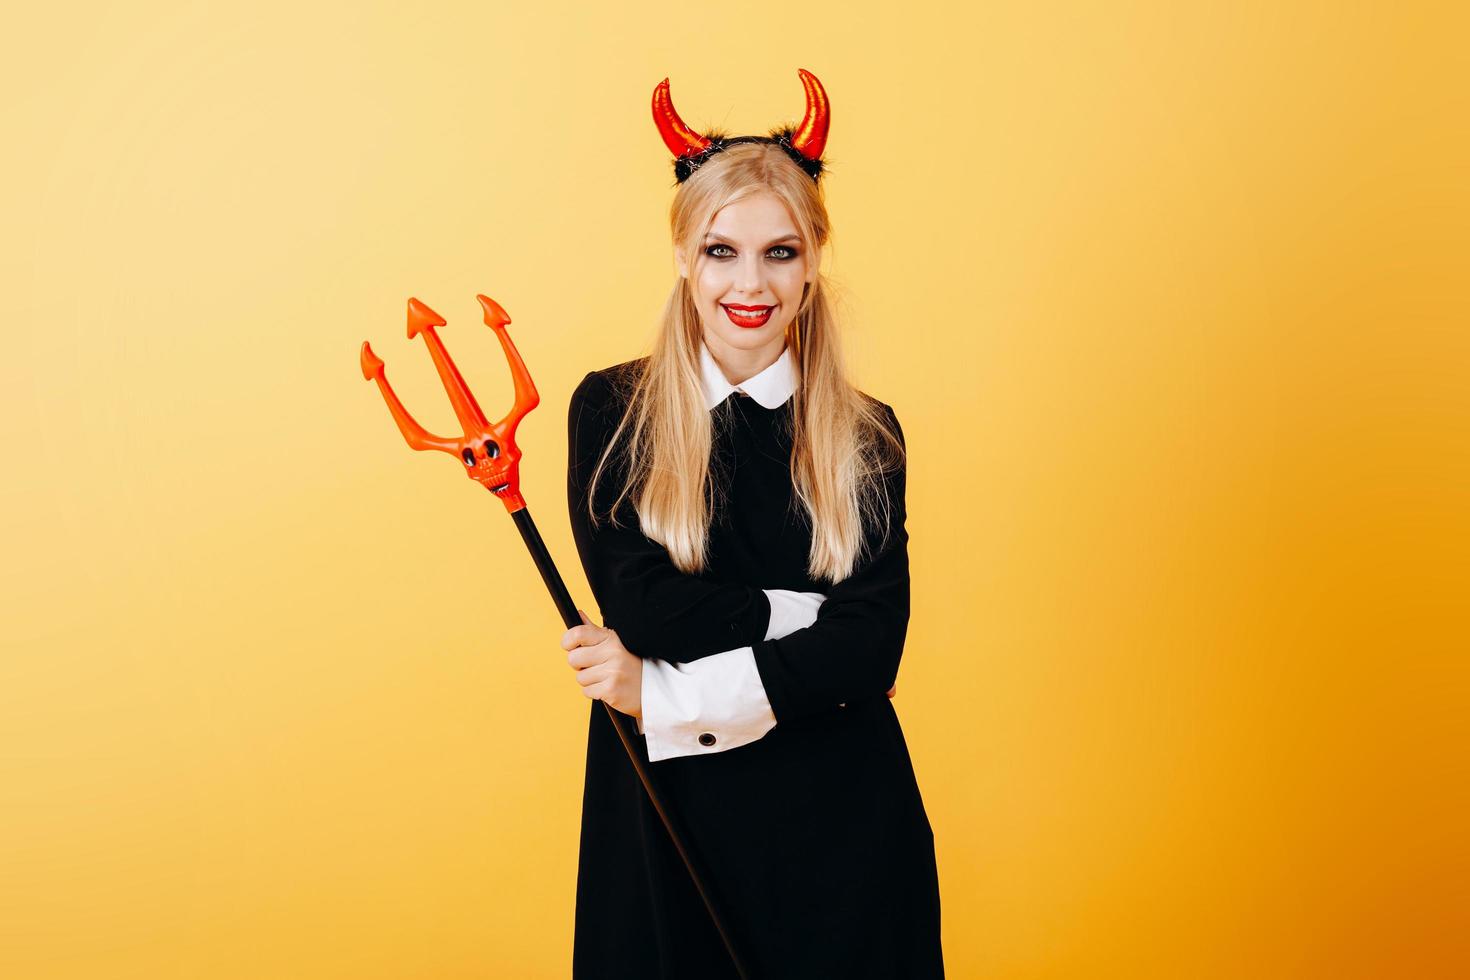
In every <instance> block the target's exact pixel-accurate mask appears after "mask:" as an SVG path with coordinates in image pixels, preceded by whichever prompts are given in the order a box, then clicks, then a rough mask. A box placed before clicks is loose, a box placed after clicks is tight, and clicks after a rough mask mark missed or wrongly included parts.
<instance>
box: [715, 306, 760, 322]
mask: <svg viewBox="0 0 1470 980" xmlns="http://www.w3.org/2000/svg"><path fill="white" fill-rule="evenodd" d="M725 309H727V310H730V312H731V313H734V314H735V315H736V316H743V317H747V318H749V319H752V320H754V319H755V318H756V317H761V316H765V315H766V314H767V313H769V312H771V308H770V307H769V306H768V307H766V308H765V309H763V310H736V309H731V308H730V307H728V306H727V307H725Z"/></svg>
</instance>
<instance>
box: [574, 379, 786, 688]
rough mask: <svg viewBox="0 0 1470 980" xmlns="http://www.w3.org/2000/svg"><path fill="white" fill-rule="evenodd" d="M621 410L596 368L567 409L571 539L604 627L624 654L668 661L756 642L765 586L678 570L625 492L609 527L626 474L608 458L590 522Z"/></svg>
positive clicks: (765, 611)
mask: <svg viewBox="0 0 1470 980" xmlns="http://www.w3.org/2000/svg"><path fill="white" fill-rule="evenodd" d="M622 410H623V408H622V405H621V404H620V401H619V399H617V398H616V397H615V396H614V393H613V391H612V389H611V386H610V385H609V384H608V382H607V380H606V379H605V378H603V377H602V375H601V374H600V373H598V372H596V371H594V372H590V373H589V374H588V375H587V376H586V377H585V378H583V379H582V383H581V384H580V385H578V386H577V390H576V391H575V392H573V393H572V400H571V406H570V408H569V410H568V413H567V449H568V461H567V506H568V510H569V511H570V517H571V524H572V537H573V538H574V539H575V540H576V543H577V553H578V554H579V555H580V556H581V559H582V568H583V570H584V571H585V572H586V573H587V582H588V584H589V585H591V586H592V594H593V595H594V596H595V597H596V599H597V605H598V606H599V608H600V609H601V611H602V616H603V625H604V626H606V627H607V628H608V629H613V630H617V633H618V638H619V639H621V640H622V641H623V645H624V646H626V647H627V648H628V650H629V651H630V652H632V653H635V654H637V655H638V656H640V657H652V658H656V659H659V660H670V661H674V662H676V663H687V662H689V661H691V660H698V659H700V658H702V657H708V656H710V655H711V654H716V653H722V652H724V651H726V650H733V649H735V648H737V647H743V646H751V645H752V644H755V643H758V642H760V641H761V640H762V639H764V638H765V635H766V628H767V627H768V626H769V624H770V618H771V603H770V600H769V599H768V598H767V597H766V594H765V592H764V591H763V590H761V589H759V588H755V587H754V586H748V585H740V584H733V583H729V584H726V583H719V582H714V581H710V580H707V579H705V578H702V577H700V576H698V575H690V574H688V573H685V572H683V571H680V570H679V568H678V567H677V566H675V565H674V561H673V559H672V558H671V557H670V556H669V553H668V550H667V549H666V548H664V546H663V545H661V544H659V543H658V542H656V541H653V540H650V539H649V538H647V537H645V536H644V535H643V531H642V525H641V523H640V522H639V520H638V512H637V510H636V509H635V508H634V507H633V504H632V500H631V497H628V498H625V499H624V500H623V502H622V504H620V505H619V509H618V521H619V523H620V525H621V526H620V527H613V526H612V524H611V523H610V521H609V520H608V519H607V516H606V515H607V510H608V508H609V507H610V506H611V504H612V502H613V500H615V499H616V498H617V495H618V492H619V491H620V490H621V489H622V479H623V476H624V475H625V474H626V472H627V470H626V466H619V465H615V462H616V461H615V460H614V459H612V458H610V459H609V461H608V464H607V465H606V466H605V467H604V468H603V472H602V476H601V478H600V479H599V480H598V483H597V500H596V502H595V503H596V507H597V512H598V515H599V521H598V524H597V526H596V527H595V528H594V527H593V526H592V521H591V518H590V517H589V516H588V514H587V486H588V484H589V483H591V481H592V472H593V470H594V469H595V468H596V466H597V461H598V459H599V458H600V457H601V455H602V450H603V448H604V447H605V446H606V445H607V443H608V441H609V440H610V439H611V438H612V434H613V431H614V429H616V427H617V424H618V420H619V419H620V418H621V413H622ZM618 455H619V453H618V452H615V453H614V456H615V457H616V456H618Z"/></svg>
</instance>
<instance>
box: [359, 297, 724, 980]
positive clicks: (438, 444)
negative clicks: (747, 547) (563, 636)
mask: <svg viewBox="0 0 1470 980" xmlns="http://www.w3.org/2000/svg"><path fill="white" fill-rule="evenodd" d="M475 298H476V299H478V300H479V301H480V306H481V307H482V308H483V309H484V311H485V323H486V324H487V325H488V326H489V327H490V329H492V330H494V331H495V335H496V336H497V337H499V338H500V346H501V347H502V348H503V349H504V350H505V358H506V360H507V361H509V362H510V374H511V379H512V381H513V382H514V384H515V404H514V406H512V408H511V410H510V414H509V415H507V416H506V417H505V418H503V419H501V420H500V421H499V422H495V423H493V424H492V423H491V422H490V421H488V420H487V419H486V418H485V413H484V412H483V411H481V410H480V405H479V403H478V402H477V401H475V396H474V395H473V394H471V393H470V389H469V386H468V385H466V384H465V381H464V378H463V377H462V376H461V375H460V373H459V369H458V368H456V367H455V366H454V361H453V359H452V358H450V356H449V351H447V350H445V349H444V342H443V341H442V340H440V339H439V335H438V333H436V332H435V328H436V327H442V326H445V320H444V318H443V317H442V316H440V315H439V314H437V313H435V312H434V311H433V310H431V309H429V308H428V307H427V306H425V305H424V304H423V303H420V302H419V301H418V300H416V299H409V301H408V339H409V340H412V339H413V338H415V337H418V336H420V335H422V336H423V338H424V342H425V343H427V344H428V345H429V356H430V357H432V358H433V359H434V367H435V368H436V369H438V371H439V379H440V380H441V381H443V382H444V390H445V391H446V392H448V394H449V401H450V403H451V404H453V405H454V414H455V416H456V417H457V418H458V419H459V424H460V427H461V428H462V429H464V434H463V435H462V436H460V437H459V438H457V439H456V438H449V437H447V436H436V435H434V434H433V433H432V432H430V431H428V430H427V429H425V428H424V427H423V426H421V425H419V424H418V423H417V422H415V421H414V419H413V416H412V415H409V414H408V410H407V409H406V408H404V407H403V402H401V401H399V399H398V396H397V395H396V394H394V393H393V388H392V387H391V386H390V385H389V384H388V379H387V378H386V377H385V376H384V374H383V359H382V358H380V357H378V356H377V355H376V354H374V353H373V349H372V346H371V345H369V344H368V342H367V341H363V344H362V354H361V357H360V358H359V360H360V361H361V364H362V376H363V378H365V379H367V380H369V381H376V382H377V383H378V390H379V391H381V392H382V393H383V400H384V401H386V402H387V403H388V411H389V412H391V413H392V415H393V421H394V422H397V423H398V431H399V432H402V433H403V438H404V439H406V440H408V444H409V445H410V446H411V447H413V448H414V449H438V450H441V451H443V452H446V453H449V454H451V455H453V456H458V457H459V459H460V461H461V462H462V463H463V464H464V467H465V472H466V473H468V475H469V477H470V479H471V480H474V481H475V482H476V483H478V484H480V485H481V486H483V487H485V488H486V489H488V490H489V491H490V492H491V493H493V494H495V496H497V497H499V498H500V499H501V501H502V502H504V504H505V509H506V510H507V511H509V512H510V516H511V517H512V518H513V519H514V521H515V524H516V527H517V528H518V529H519V530H520V532H521V538H522V539H523V540H524V541H525V542H526V547H527V548H528V549H529V550H530V552H531V558H532V559H533V560H534V561H535V562H536V568H537V569H538V570H539V571H540V572H541V580H542V581H543V582H545V583H546V588H547V589H548V590H550V592H551V598H552V600H553V601H554V602H555V603H556V608H557V611H558V612H560V613H561V618H562V622H563V623H565V624H566V626H567V628H569V629H570V628H571V627H573V626H578V625H581V624H582V623H585V622H586V620H585V619H583V618H582V615H581V613H580V611H579V610H578V609H577V606H576V604H575V603H574V602H573V601H572V596H571V593H569V592H568V591H567V586H566V583H565V582H563V581H562V577H561V572H559V571H558V570H557V567H556V563H555V562H553V561H552V560H551V553H550V552H549V551H547V550H546V543H545V542H544V541H542V540H541V534H540V533H539V532H538V531H537V530H536V524H535V523H534V522H533V521H532V520H531V511H530V509H529V508H527V507H526V501H525V499H524V498H523V497H522V496H521V486H520V481H521V472H520V469H521V450H520V447H518V446H517V445H516V427H517V426H518V425H520V422H521V419H523V418H525V417H526V413H527V412H529V411H531V409H533V408H535V407H536V406H537V405H539V404H540V403H541V396H540V395H538V394H536V386H535V384H533V383H532V382H531V373H530V372H529V371H527V370H526V365H525V362H523V361H522V360H521V355H520V353H519V352H518V351H517V350H516V345H515V344H513V343H512V342H511V339H510V333H509V332H508V331H507V330H506V329H505V328H506V325H507V324H509V323H510V317H509V316H507V315H506V312H505V310H503V309H501V308H500V304H499V303H497V302H495V301H494V300H493V299H491V298H490V297H488V296H483V295H481V296H476V297H475ZM495 567H499V566H498V565H496V566H495ZM602 706H603V707H604V708H606V709H607V715H608V718H609V720H611V722H612V725H613V729H614V730H615V731H616V732H617V733H618V738H619V739H621V740H622V743H623V748H624V749H626V750H627V752H628V758H629V759H630V760H632V763H633V768H634V769H635V770H636V771H637V773H638V778H639V779H640V780H641V781H642V783H643V788H644V790H646V791H647V793H648V798H649V801H650V802H651V803H652V804H653V808H654V810H655V811H656V812H657V813H658V815H659V817H660V818H661V819H662V820H663V823H664V827H665V828H666V829H667V830H668V832H669V838H670V839H671V840H672V841H673V843H674V847H675V849H676V850H677V851H678V852H679V856H680V857H681V858H683V859H684V866H685V867H686V868H688V869H689V876H690V877H691V878H692V879H693V881H694V887H695V889H696V890H697V891H698V892H699V894H700V897H701V898H703V899H704V904H705V907H706V908H707V909H708V910H709V914H710V918H711V919H712V920H713V922H714V925H715V928H716V929H717V930H718V931H719V933H720V938H721V939H723V940H724V942H725V948H726V950H728V951H729V953H730V958H731V960H732V961H733V962H734V964H735V969H736V972H737V973H739V975H740V976H741V977H749V976H750V973H749V971H748V970H746V968H745V966H744V964H743V962H742V961H741V958H740V957H739V955H737V953H736V951H735V947H734V945H733V943H732V940H731V937H730V934H729V932H728V930H727V929H726V928H725V924H724V920H723V919H722V918H721V916H720V914H719V912H718V911H717V910H716V905H717V902H716V899H715V897H714V894H713V892H711V891H710V889H709V888H708V887H707V886H706V885H705V877H704V876H703V875H702V874H701V873H700V872H699V861H698V860H697V859H696V857H695V855H694V853H693V852H692V851H691V850H690V849H689V848H688V847H687V846H686V845H685V843H684V840H685V838H684V836H683V835H682V834H680V832H679V827H678V821H677V820H676V818H675V815H674V813H673V811H672V810H670V809H669V808H668V807H667V806H665V804H664V801H663V798H662V796H661V795H660V794H659V792H658V791H657V789H656V788H655V786H654V781H653V776H652V774H651V773H650V772H649V762H648V760H647V758H646V757H645V754H644V752H642V751H641V750H640V747H641V745H642V743H641V741H640V740H638V739H636V738H635V737H634V733H633V732H632V731H631V728H632V726H631V724H630V722H629V718H628V716H627V715H624V714H621V713H620V712H618V711H616V710H614V709H613V707H612V705H610V704H608V703H607V702H606V701H603V702H602Z"/></svg>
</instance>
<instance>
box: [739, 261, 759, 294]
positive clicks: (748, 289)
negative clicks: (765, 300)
mask: <svg viewBox="0 0 1470 980" xmlns="http://www.w3.org/2000/svg"><path fill="white" fill-rule="evenodd" d="M764 286H765V275H764V270H763V269H762V268H761V257H760V256H759V255H744V256H741V259H740V274H739V275H737V276H736V277H735V288H736V289H738V290H740V292H742V293H745V294H746V295H748V296H759V295H761V291H762V288H763V287H764Z"/></svg>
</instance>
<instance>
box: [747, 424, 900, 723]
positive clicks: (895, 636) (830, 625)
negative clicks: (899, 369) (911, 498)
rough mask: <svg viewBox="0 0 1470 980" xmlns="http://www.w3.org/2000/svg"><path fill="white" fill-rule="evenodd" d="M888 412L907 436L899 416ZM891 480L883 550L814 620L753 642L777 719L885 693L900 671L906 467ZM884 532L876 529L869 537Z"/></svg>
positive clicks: (836, 588)
mask: <svg viewBox="0 0 1470 980" xmlns="http://www.w3.org/2000/svg"><path fill="white" fill-rule="evenodd" d="M888 412H889V418H890V420H891V421H892V423H893V425H894V428H895V431H896V432H898V434H899V439H900V441H902V439H903V430H902V428H901V427H899V425H898V418H897V416H895V415H894V414H893V410H892V409H891V408H890V409H889V410H888ZM885 483H886V486H887V490H888V500H889V507H890V520H889V525H888V535H887V540H886V541H885V542H884V543H883V544H882V546H881V549H879V550H878V551H877V553H876V555H873V554H871V553H870V557H869V559H868V560H867V563H866V564H864V565H862V566H860V567H859V568H858V570H857V571H856V572H855V573H854V574H852V575H851V576H849V577H848V578H846V579H843V580H842V581H841V582H838V583H837V584H835V585H833V586H832V587H831V588H830V589H829V590H828V592H827V599H826V601H825V602H823V603H822V606H821V609H820V610H819V612H818V614H817V621H816V622H815V623H814V624H812V625H811V626H810V627H807V628H806V629H799V630H797V631H796V632H794V633H792V634H791V635H789V636H787V637H785V638H773V639H770V640H763V641H761V642H759V643H756V644H754V645H753V647H754V653H755V662H756V666H757V668H758V669H759V671H760V677H761V682H762V684H763V686H764V688H765V691H766V695H767V697H768V698H769V699H770V703H771V707H772V709H773V710H774V712H775V715H776V720H777V722H778V723H779V722H783V721H788V722H789V721H791V720H794V719H796V718H800V717H803V716H805V715H811V714H816V713H818V712H822V711H827V710H831V709H835V708H836V707H837V706H838V705H840V704H844V703H847V702H852V701H860V700H862V699H863V698H875V697H881V696H883V695H884V694H885V692H887V691H888V689H889V688H891V687H892V686H893V685H894V683H895V681H896V680H897V678H898V663H899V659H900V658H901V657H902V655H903V644H904V638H905V636H906V635H907V633H908V622H909V554H908V540H909V536H908V529H907V527H906V522H907V517H908V511H907V507H906V502H905V499H904V498H905V492H906V489H907V466H906V465H901V466H899V467H898V468H897V469H895V470H893V471H892V472H890V473H889V474H888V475H887V477H885ZM881 537H882V536H881V535H873V536H871V537H870V542H871V544H872V545H876V544H877V541H878V540H881Z"/></svg>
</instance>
